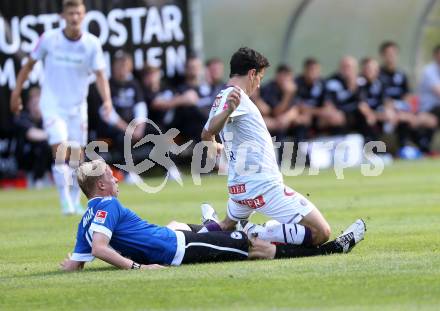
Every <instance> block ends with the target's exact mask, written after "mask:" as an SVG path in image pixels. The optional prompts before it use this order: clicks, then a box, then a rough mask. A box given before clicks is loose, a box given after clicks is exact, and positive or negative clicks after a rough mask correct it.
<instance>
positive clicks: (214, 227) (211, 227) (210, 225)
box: [197, 220, 222, 233]
mask: <svg viewBox="0 0 440 311" xmlns="http://www.w3.org/2000/svg"><path fill="white" fill-rule="evenodd" d="M212 231H222V228H221V227H220V225H219V224H218V223H216V222H215V221H213V220H211V221H209V222H207V223H206V224H205V225H204V226H203V227H202V228H201V229H200V230H199V231H198V232H197V233H206V232H212Z"/></svg>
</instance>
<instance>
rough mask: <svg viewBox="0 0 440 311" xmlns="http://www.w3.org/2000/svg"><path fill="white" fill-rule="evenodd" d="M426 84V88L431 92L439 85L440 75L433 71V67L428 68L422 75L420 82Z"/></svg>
mask: <svg viewBox="0 0 440 311" xmlns="http://www.w3.org/2000/svg"><path fill="white" fill-rule="evenodd" d="M423 80H424V82H425V83H426V86H427V87H428V88H429V89H430V90H431V91H432V89H433V88H434V87H436V86H437V85H440V74H438V73H437V72H436V70H435V67H430V68H428V69H427V70H425V72H424V73H423V78H422V81H423Z"/></svg>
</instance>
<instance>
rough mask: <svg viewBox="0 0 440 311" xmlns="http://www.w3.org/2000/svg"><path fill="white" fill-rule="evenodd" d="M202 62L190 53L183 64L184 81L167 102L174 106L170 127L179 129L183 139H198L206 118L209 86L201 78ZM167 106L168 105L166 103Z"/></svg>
mask: <svg viewBox="0 0 440 311" xmlns="http://www.w3.org/2000/svg"><path fill="white" fill-rule="evenodd" d="M203 71H204V68H203V64H202V61H201V60H200V58H198V57H197V56H194V55H191V56H189V57H188V59H187V61H186V65H185V81H184V83H183V84H181V85H179V86H178V87H177V89H176V93H177V95H176V96H175V97H174V99H173V100H172V101H171V102H169V103H168V104H171V106H174V108H175V115H174V117H173V121H172V122H171V124H170V127H175V128H177V129H179V130H180V132H181V134H182V135H183V136H184V138H185V140H190V139H192V140H193V142H198V141H200V133H201V132H202V129H203V126H204V125H205V122H206V120H207V118H208V114H209V110H210V109H211V104H212V103H211V101H204V100H203V99H204V98H206V97H208V98H209V97H210V95H211V87H210V86H209V84H207V83H206V82H205V81H204V80H203ZM166 106H168V105H166Z"/></svg>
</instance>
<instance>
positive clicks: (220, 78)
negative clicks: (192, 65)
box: [206, 57, 225, 104]
mask: <svg viewBox="0 0 440 311" xmlns="http://www.w3.org/2000/svg"><path fill="white" fill-rule="evenodd" d="M224 75H225V65H224V64H223V62H222V60H221V59H220V58H216V57H214V58H211V59H209V60H208V61H207V62H206V81H207V83H208V84H209V85H210V86H211V98H214V97H215V96H216V95H217V94H218V93H219V92H220V91H221V90H222V89H223V88H224V87H225V81H224ZM210 104H212V102H211V103H210Z"/></svg>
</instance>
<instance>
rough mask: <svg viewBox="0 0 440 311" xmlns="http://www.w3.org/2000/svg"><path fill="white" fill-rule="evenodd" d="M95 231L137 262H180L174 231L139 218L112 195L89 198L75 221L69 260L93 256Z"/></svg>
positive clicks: (88, 259) (89, 259) (85, 258)
mask: <svg viewBox="0 0 440 311" xmlns="http://www.w3.org/2000/svg"><path fill="white" fill-rule="evenodd" d="M94 232H100V233H103V234H105V235H106V236H107V237H108V238H109V239H110V246H111V247H112V248H113V249H115V250H116V251H117V252H119V253H120V254H121V255H122V256H124V257H127V258H130V259H132V260H134V261H136V262H138V263H142V264H150V263H156V264H165V265H169V264H180V262H178V263H175V262H174V261H176V260H178V258H176V256H178V254H176V252H177V249H178V247H177V244H178V241H177V240H178V239H177V237H176V233H175V232H174V231H172V230H170V229H168V228H166V227H160V226H156V225H154V224H150V223H148V222H147V221H145V220H142V219H141V218H140V217H139V216H138V215H136V214H135V213H134V212H133V211H131V210H129V209H128V208H125V207H124V206H122V204H121V203H120V202H119V201H118V200H117V199H116V198H115V197H105V198H102V197H96V198H93V199H91V200H90V201H89V203H88V209H87V211H86V213H85V214H84V216H83V217H82V219H81V222H80V223H79V224H78V233H77V236H76V245H75V249H74V251H73V254H72V258H71V259H72V260H77V261H91V260H93V258H94V257H93V256H92V238H93V233H94ZM179 244H180V243H179ZM177 253H178V252H177ZM180 260H181V258H180Z"/></svg>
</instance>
